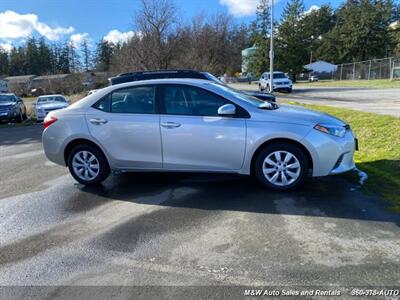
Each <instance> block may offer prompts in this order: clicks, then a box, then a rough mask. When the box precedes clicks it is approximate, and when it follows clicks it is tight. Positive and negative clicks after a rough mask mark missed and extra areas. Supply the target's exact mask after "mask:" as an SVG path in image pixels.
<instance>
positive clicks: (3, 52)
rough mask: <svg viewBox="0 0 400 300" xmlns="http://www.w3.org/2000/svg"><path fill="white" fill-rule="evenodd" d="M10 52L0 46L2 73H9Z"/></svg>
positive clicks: (0, 72) (0, 68) (0, 73)
mask: <svg viewBox="0 0 400 300" xmlns="http://www.w3.org/2000/svg"><path fill="white" fill-rule="evenodd" d="M8 59H9V58H8V53H7V51H6V50H4V49H3V48H2V47H0V75H6V74H9V64H8Z"/></svg>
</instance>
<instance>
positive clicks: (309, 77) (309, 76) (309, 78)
mask: <svg viewBox="0 0 400 300" xmlns="http://www.w3.org/2000/svg"><path fill="white" fill-rule="evenodd" d="M311 64H312V51H311V53H310V66H311ZM312 72H313V70H311V72H310V73H308V80H309V81H310V80H311V74H312Z"/></svg>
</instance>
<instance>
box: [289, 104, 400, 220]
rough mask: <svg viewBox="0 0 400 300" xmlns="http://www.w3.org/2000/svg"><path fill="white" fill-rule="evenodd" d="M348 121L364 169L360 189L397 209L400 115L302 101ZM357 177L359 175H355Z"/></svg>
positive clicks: (399, 202) (399, 204) (399, 208)
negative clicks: (379, 197) (363, 180)
mask: <svg viewBox="0 0 400 300" xmlns="http://www.w3.org/2000/svg"><path fill="white" fill-rule="evenodd" d="M291 103H292V104H296V105H302V106H306V107H308V108H311V109H315V110H319V111H323V112H326V113H329V114H331V115H334V116H336V117H338V118H340V119H342V120H345V121H346V122H348V123H349V124H350V125H351V127H352V129H353V131H354V133H355V134H356V136H357V138H358V140H359V148H360V150H359V151H357V152H356V154H355V161H356V164H357V167H358V168H359V169H360V170H362V171H365V172H367V174H368V180H367V181H366V182H365V184H364V185H363V187H362V189H364V190H366V191H367V192H369V193H377V194H379V195H380V196H382V197H383V198H384V199H386V200H388V201H389V203H390V206H391V207H390V208H391V209H392V210H393V211H396V212H400V118H396V117H392V116H384V115H378V114H373V113H366V112H359V111H354V110H349V109H343V108H336V107H330V106H318V105H305V104H300V103H297V102H296V103H294V102H291ZM357 179H358V178H357Z"/></svg>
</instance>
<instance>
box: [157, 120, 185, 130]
mask: <svg viewBox="0 0 400 300" xmlns="http://www.w3.org/2000/svg"><path fill="white" fill-rule="evenodd" d="M160 125H161V126H162V127H164V128H169V129H172V128H178V127H180V126H181V124H180V123H175V122H162V123H161V124H160Z"/></svg>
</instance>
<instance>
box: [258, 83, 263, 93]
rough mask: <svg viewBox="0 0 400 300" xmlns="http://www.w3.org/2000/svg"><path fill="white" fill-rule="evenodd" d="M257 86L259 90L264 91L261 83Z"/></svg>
mask: <svg viewBox="0 0 400 300" xmlns="http://www.w3.org/2000/svg"><path fill="white" fill-rule="evenodd" d="M258 88H259V90H260V92H263V91H264V89H263V88H262V85H261V84H259V85H258Z"/></svg>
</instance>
